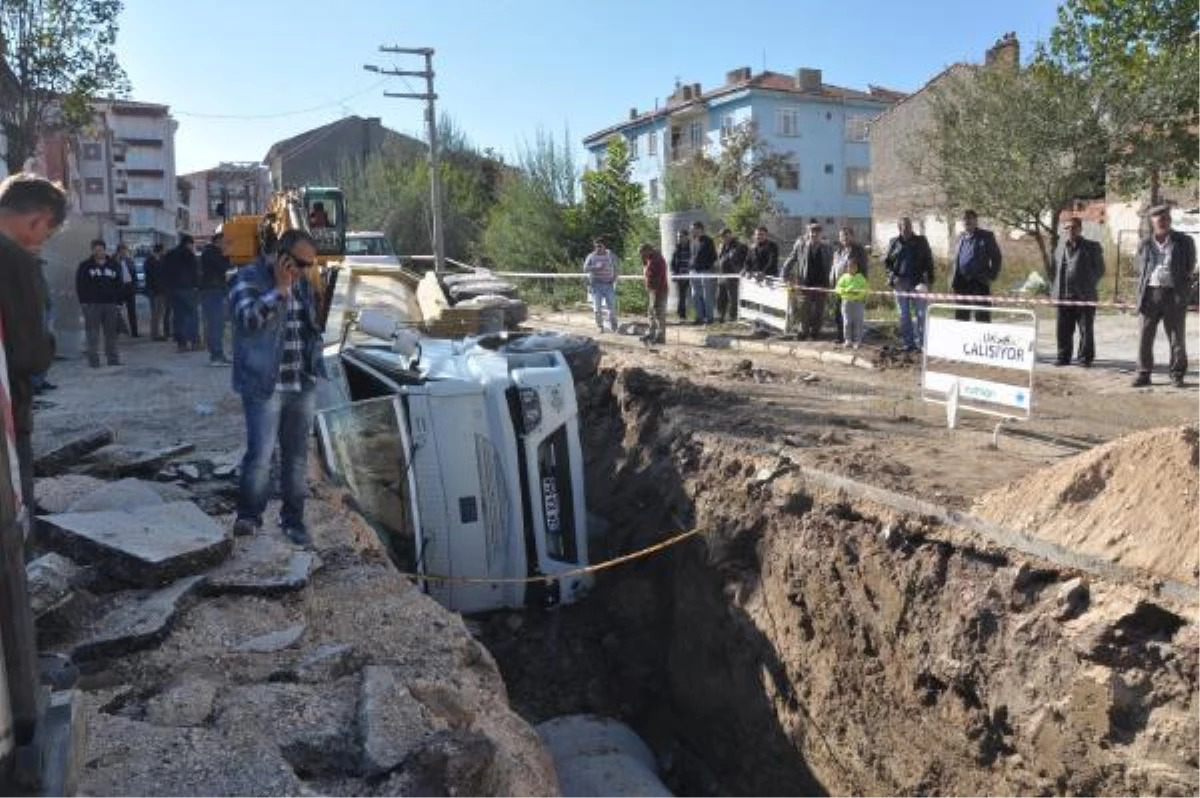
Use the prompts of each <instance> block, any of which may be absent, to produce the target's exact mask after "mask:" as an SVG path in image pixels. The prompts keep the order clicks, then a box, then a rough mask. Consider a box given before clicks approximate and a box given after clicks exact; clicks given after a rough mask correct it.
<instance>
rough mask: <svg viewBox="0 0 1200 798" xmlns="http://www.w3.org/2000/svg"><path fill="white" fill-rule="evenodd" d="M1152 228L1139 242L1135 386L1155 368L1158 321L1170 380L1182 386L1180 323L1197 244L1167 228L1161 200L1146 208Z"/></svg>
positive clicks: (1184, 313) (1146, 382)
mask: <svg viewBox="0 0 1200 798" xmlns="http://www.w3.org/2000/svg"><path fill="white" fill-rule="evenodd" d="M1150 226H1151V230H1152V233H1151V235H1150V236H1149V237H1148V238H1145V239H1143V240H1142V243H1141V246H1139V247H1138V253H1137V263H1138V265H1139V267H1140V268H1141V273H1140V274H1139V276H1138V293H1137V308H1138V313H1139V314H1140V316H1141V330H1140V334H1139V336H1138V372H1137V376H1136V377H1135V378H1134V380H1133V387H1135V388H1141V387H1143V386H1146V385H1149V384H1150V372H1151V371H1153V370H1154V337H1155V335H1156V334H1157V332H1158V324H1159V322H1160V321H1161V322H1162V326H1163V330H1164V331H1165V332H1166V334H1167V343H1168V345H1169V346H1170V348H1171V361H1170V366H1169V369H1170V374H1171V382H1172V383H1173V384H1174V385H1175V387H1176V388H1182V387H1184V382H1183V375H1184V373H1185V372H1186V371H1187V349H1186V347H1185V343H1186V338H1185V335H1184V322H1185V321H1186V319H1187V301H1188V293H1189V291H1188V289H1189V287H1190V286H1191V281H1192V276H1193V274H1195V272H1196V243H1195V242H1194V241H1193V240H1192V238H1191V236H1187V235H1184V234H1183V233H1180V232H1178V231H1176V230H1172V229H1171V208H1170V206H1168V205H1159V206H1157V207H1155V208H1152V209H1151V210H1150Z"/></svg>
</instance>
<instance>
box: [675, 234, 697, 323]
mask: <svg viewBox="0 0 1200 798" xmlns="http://www.w3.org/2000/svg"><path fill="white" fill-rule="evenodd" d="M691 261H692V242H691V239H690V238H688V231H687V230H680V231H679V233H678V234H676V236H675V250H674V251H673V252H672V253H671V279H672V280H674V281H675V295H676V298H675V310H676V313H677V314H678V315H679V320H680V321H687V301H688V287H689V282H688V276H687V273H688V264H689V263H691Z"/></svg>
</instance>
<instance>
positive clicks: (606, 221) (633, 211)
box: [567, 136, 645, 257]
mask: <svg viewBox="0 0 1200 798" xmlns="http://www.w3.org/2000/svg"><path fill="white" fill-rule="evenodd" d="M630 172H631V161H630V156H629V145H628V144H626V142H625V137H624V136H613V137H612V138H610V139H609V140H608V146H607V147H606V148H605V153H604V165H603V166H601V167H600V168H599V169H595V170H591V171H588V172H586V173H585V174H584V176H583V205H582V206H581V207H580V208H579V209H578V211H579V212H578V216H577V219H574V220H573V219H572V218H571V215H570V214H569V215H568V220H567V221H568V224H569V225H570V224H572V223H575V224H578V228H577V230H578V231H579V232H581V233H583V235H584V237H585V239H591V238H595V237H597V236H604V237H605V238H607V239H608V246H609V248H610V249H612V251H613V252H615V253H617V255H618V256H622V257H623V256H624V255H626V254H627V253H626V252H625V243H626V240H627V238H628V237H629V236H630V234H632V233H634V232H635V230H636V229H637V228H638V227H639V225H640V224H641V218H640V217H642V216H644V215H645V212H644V207H645V197H644V196H643V192H642V187H641V185H639V184H638V183H634V182H632V181H631V180H630V179H629V176H630ZM588 249H590V246H589V247H588Z"/></svg>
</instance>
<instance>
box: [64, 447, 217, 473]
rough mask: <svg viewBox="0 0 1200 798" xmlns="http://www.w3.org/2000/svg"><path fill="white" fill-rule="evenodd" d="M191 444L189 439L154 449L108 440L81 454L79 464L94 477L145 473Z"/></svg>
mask: <svg viewBox="0 0 1200 798" xmlns="http://www.w3.org/2000/svg"><path fill="white" fill-rule="evenodd" d="M195 448H196V447H195V446H194V445H192V444H190V443H184V444H179V445H178V446H172V447H169V448H166V449H154V450H150V449H138V448H136V447H132V446H123V445H121V444H118V443H110V444H109V445H107V446H103V447H101V448H99V449H96V450H95V451H93V452H91V453H90V454H88V455H87V456H86V457H83V458H82V459H81V460H80V461H79V464H80V466H81V467H82V469H83V471H84V473H86V474H88V475H90V476H94V477H109V478H121V477H134V476H147V477H149V476H153V475H154V474H156V473H158V472H159V471H160V470H162V467H163V465H165V464H166V462H167V461H168V460H171V459H172V458H175V457H179V456H180V455H184V454H187V453H188V452H190V451H192V450H193V449H195Z"/></svg>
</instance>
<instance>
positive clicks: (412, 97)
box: [383, 91, 437, 100]
mask: <svg viewBox="0 0 1200 798" xmlns="http://www.w3.org/2000/svg"><path fill="white" fill-rule="evenodd" d="M383 96H384V97H399V98H401V99H404V100H436V99H437V95H436V94H402V93H399V92H394V91H385V92H384V93H383Z"/></svg>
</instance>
